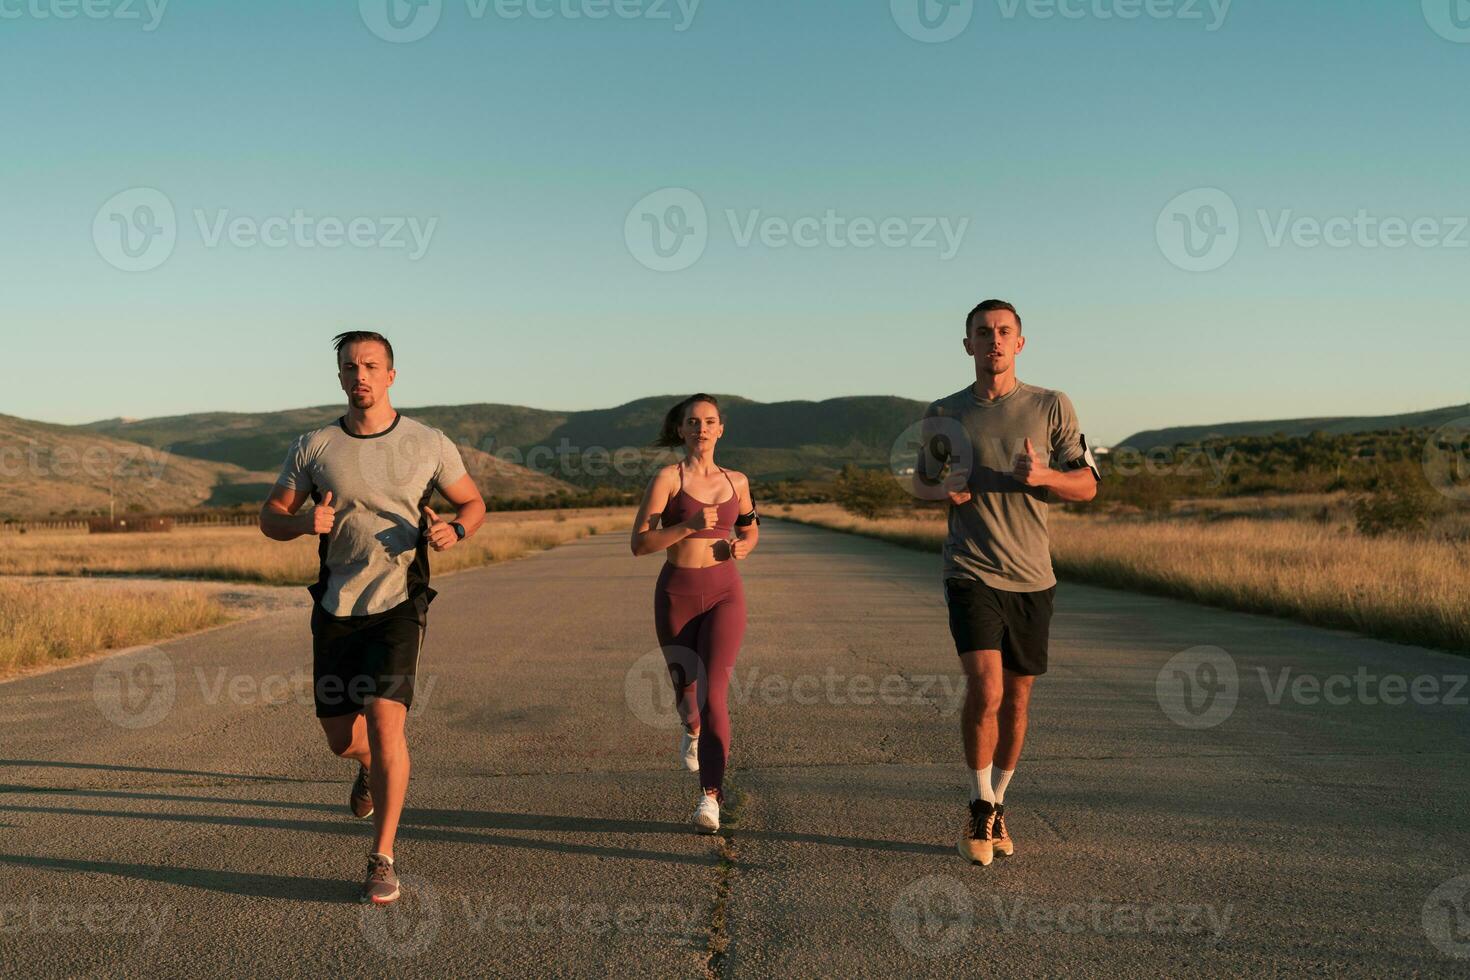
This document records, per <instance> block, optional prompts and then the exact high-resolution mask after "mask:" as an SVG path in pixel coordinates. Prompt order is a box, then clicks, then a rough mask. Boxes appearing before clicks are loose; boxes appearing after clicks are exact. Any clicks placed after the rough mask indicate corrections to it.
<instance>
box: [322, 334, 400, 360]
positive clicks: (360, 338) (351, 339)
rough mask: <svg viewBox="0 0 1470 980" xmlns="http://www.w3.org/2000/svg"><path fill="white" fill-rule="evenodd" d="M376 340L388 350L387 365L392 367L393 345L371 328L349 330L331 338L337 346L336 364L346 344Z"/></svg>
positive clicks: (340, 358)
mask: <svg viewBox="0 0 1470 980" xmlns="http://www.w3.org/2000/svg"><path fill="white" fill-rule="evenodd" d="M369 340H376V341H377V342H378V343H380V344H382V345H383V346H384V347H385V348H387V350H388V367H389V369H392V367H393V345H392V344H390V343H388V338H387V337H384V336H383V335H382V334H380V333H374V332H373V331H371V330H349V331H348V332H347V333H339V334H338V335H337V336H335V337H333V338H332V343H333V344H334V345H335V346H336V348H337V364H338V365H339V366H340V365H341V364H342V348H344V347H346V346H347V345H348V344H361V343H363V342H365V341H369Z"/></svg>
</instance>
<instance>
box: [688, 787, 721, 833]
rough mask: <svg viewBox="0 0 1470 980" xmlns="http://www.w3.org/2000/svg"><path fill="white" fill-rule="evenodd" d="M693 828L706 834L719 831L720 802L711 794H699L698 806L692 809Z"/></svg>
mask: <svg viewBox="0 0 1470 980" xmlns="http://www.w3.org/2000/svg"><path fill="white" fill-rule="evenodd" d="M694 826H695V827H696V828H698V829H699V830H701V831H703V832H704V833H706V834H713V833H715V832H716V831H718V830H719V829H720V801H719V800H717V799H715V794H713V793H701V794H700V795H699V806H697V807H695V808H694Z"/></svg>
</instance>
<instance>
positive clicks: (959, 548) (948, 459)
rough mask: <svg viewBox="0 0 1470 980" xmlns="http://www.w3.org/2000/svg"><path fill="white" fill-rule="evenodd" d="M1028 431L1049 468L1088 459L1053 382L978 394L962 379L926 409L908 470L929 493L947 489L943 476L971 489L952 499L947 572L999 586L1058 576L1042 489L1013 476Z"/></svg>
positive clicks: (1020, 586)
mask: <svg viewBox="0 0 1470 980" xmlns="http://www.w3.org/2000/svg"><path fill="white" fill-rule="evenodd" d="M1028 437H1029V438H1030V439H1031V444H1032V446H1034V447H1035V449H1036V450H1037V452H1039V453H1041V454H1042V455H1043V456H1048V457H1050V465H1051V466H1052V467H1053V468H1055V469H1060V470H1069V469H1080V468H1082V467H1084V466H1089V465H1092V464H1091V459H1090V456H1089V454H1088V452H1087V447H1086V443H1085V441H1084V440H1083V437H1082V433H1081V432H1080V431H1079V430H1078V428H1077V413H1076V412H1075V411H1073V409H1072V402H1071V400H1070V399H1068V398H1067V396H1066V395H1064V394H1062V393H1061V392H1060V391H1050V390H1048V389H1046V388H1038V387H1036V386H1035V385H1028V384H1017V385H1016V387H1015V388H1013V389H1012V390H1011V391H1010V392H1009V393H1008V394H1006V395H1002V396H1001V397H1000V398H997V399H995V400H994V401H985V400H983V399H981V398H979V397H977V396H976V394H975V391H974V389H973V388H964V389H962V390H960V391H957V392H955V393H954V394H953V395H950V396H949V397H947V398H941V399H940V400H939V401H937V402H934V403H933V404H932V405H930V406H929V409H928V411H927V412H925V413H924V423H923V430H922V435H921V437H920V438H921V440H922V445H921V446H920V448H919V458H918V462H917V463H916V465H915V468H914V472H915V475H916V478H917V479H918V481H919V482H920V485H921V486H923V487H927V488H928V489H929V491H930V492H929V493H927V494H926V496H929V497H931V498H933V499H944V494H943V492H942V486H943V482H944V478H945V477H946V476H949V477H950V478H951V479H952V480H954V481H955V482H956V483H963V484H965V485H967V486H968V488H969V491H970V493H971V498H970V500H969V501H968V502H967V503H964V504H961V505H959V506H954V505H951V506H950V508H949V534H948V536H947V537H946V539H945V542H944V577H945V578H963V579H978V580H980V581H981V582H984V583H985V584H986V585H989V586H990V587H991V588H993V589H999V590H1001V591H1003V592H1040V591H1042V590H1044V589H1049V588H1051V587H1052V586H1053V585H1055V584H1056V582H1057V579H1056V575H1055V574H1054V573H1053V572H1052V566H1051V549H1050V540H1049V538H1048V535H1047V529H1046V514H1047V498H1048V497H1049V493H1048V492H1047V491H1046V490H1043V489H1041V488H1038V487H1026V486H1023V485H1022V484H1021V483H1019V482H1017V480H1016V478H1015V477H1013V476H1011V471H1012V470H1013V469H1015V459H1016V457H1017V456H1018V455H1020V454H1021V453H1023V452H1025V442H1026V439H1027V438H1028ZM1094 472H1096V469H1095V467H1094Z"/></svg>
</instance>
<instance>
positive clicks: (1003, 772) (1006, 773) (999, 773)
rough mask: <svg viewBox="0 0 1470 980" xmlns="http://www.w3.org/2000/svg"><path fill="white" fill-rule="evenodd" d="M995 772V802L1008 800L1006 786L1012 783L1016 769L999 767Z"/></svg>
mask: <svg viewBox="0 0 1470 980" xmlns="http://www.w3.org/2000/svg"><path fill="white" fill-rule="evenodd" d="M995 773H996V778H995V802H997V803H1004V802H1005V801H1006V787H1007V786H1009V785H1010V784H1011V777H1012V776H1013V775H1015V773H1016V770H1014V769H997V770H995Z"/></svg>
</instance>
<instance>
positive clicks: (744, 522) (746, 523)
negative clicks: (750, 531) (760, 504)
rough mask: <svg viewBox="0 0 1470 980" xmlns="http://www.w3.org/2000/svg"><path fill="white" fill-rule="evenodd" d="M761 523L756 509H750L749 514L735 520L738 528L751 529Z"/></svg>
mask: <svg viewBox="0 0 1470 980" xmlns="http://www.w3.org/2000/svg"><path fill="white" fill-rule="evenodd" d="M760 522H761V518H760V515H759V514H757V513H756V512H755V508H754V507H752V508H750V513H749V514H741V515H740V516H739V517H737V518H735V526H736V527H750V525H752V524H759V523H760Z"/></svg>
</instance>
